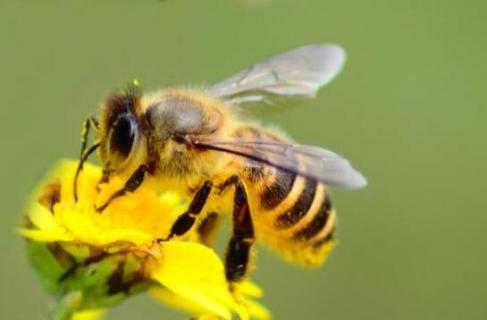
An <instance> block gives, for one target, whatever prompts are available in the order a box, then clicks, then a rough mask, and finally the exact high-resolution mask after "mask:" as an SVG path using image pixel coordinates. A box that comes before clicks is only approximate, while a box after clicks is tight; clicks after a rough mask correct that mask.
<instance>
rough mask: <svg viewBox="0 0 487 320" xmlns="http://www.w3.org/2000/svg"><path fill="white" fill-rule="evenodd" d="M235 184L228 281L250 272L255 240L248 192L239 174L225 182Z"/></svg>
mask: <svg viewBox="0 0 487 320" xmlns="http://www.w3.org/2000/svg"><path fill="white" fill-rule="evenodd" d="M229 185H234V186H235V194H234V199H233V217H232V218H233V234H232V238H231V239H230V241H229V243H228V246H227V253H226V256H225V276H226V278H227V281H228V282H230V283H232V282H238V281H240V280H242V279H243V278H244V277H245V276H246V275H247V272H248V267H249V261H250V253H251V249H252V246H253V244H254V242H255V235H254V226H253V223H252V217H251V215H250V208H249V203H248V198H247V193H246V191H245V187H244V185H243V183H242V182H241V181H240V179H239V178H238V177H237V176H233V177H231V178H229V179H228V180H227V181H225V182H224V184H223V187H224V188H226V187H227V186H229Z"/></svg>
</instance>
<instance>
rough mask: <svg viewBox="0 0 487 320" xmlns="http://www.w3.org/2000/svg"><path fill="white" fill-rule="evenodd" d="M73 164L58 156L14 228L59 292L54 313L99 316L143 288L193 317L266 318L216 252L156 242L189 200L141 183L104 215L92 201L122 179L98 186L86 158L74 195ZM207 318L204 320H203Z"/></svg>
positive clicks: (247, 286) (251, 289)
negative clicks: (22, 220) (23, 218)
mask: <svg viewBox="0 0 487 320" xmlns="http://www.w3.org/2000/svg"><path fill="white" fill-rule="evenodd" d="M75 170H76V163H75V162H72V161H65V162H61V163H60V164H59V165H57V166H56V167H55V169H54V170H53V172H52V173H51V174H50V175H49V177H48V179H47V180H46V182H44V183H41V185H40V187H39V188H38V190H37V191H36V192H35V193H34V196H33V199H32V200H31V201H30V202H29V205H28V207H27V215H26V223H25V225H24V226H23V227H22V228H20V229H19V232H20V233H21V234H22V235H23V236H24V237H25V238H26V239H27V240H28V241H27V249H28V255H29V258H30V260H31V263H32V265H33V267H34V269H35V270H36V271H37V273H38V275H39V278H40V280H41V282H42V284H43V285H44V287H45V288H46V289H47V290H48V291H50V292H51V293H53V294H55V295H56V296H58V297H59V299H58V306H57V308H56V309H55V311H54V313H53V316H52V318H53V319H76V320H81V319H100V318H101V317H102V316H103V309H104V308H106V307H109V306H111V305H113V304H115V303H118V302H120V301H122V300H124V299H125V298H126V297H128V296H130V295H132V294H135V293H138V292H141V291H144V290H148V291H149V292H150V293H151V294H152V295H153V296H154V297H156V298H157V299H158V300H160V301H163V302H165V303H166V304H168V305H171V306H173V307H175V308H178V309H181V310H184V311H186V312H188V313H190V314H192V315H197V316H202V317H209V318H215V319H231V317H232V314H234V313H236V314H238V315H239V317H240V318H242V319H247V318H249V317H253V318H258V319H266V318H269V314H268V312H267V310H266V309H265V308H264V307H262V306H260V305H259V304H258V303H257V302H255V301H253V300H252V299H249V297H250V298H255V297H259V296H260V295H261V292H260V289H258V288H257V287H256V286H255V285H254V284H252V283H250V282H243V283H241V284H239V285H237V286H236V287H235V288H234V290H232V292H231V291H230V290H229V286H228V283H227V282H226V279H225V275H224V267H223V264H222V262H221V260H220V258H219V257H218V256H217V254H216V253H215V252H214V251H213V250H212V249H210V248H208V247H206V246H204V245H202V244H200V243H197V242H195V241H194V239H196V237H195V236H194V234H192V233H191V232H189V233H188V235H187V236H185V237H183V238H180V239H177V240H171V241H166V242H162V243H158V242H157V241H155V240H156V239H160V238H165V237H166V236H167V235H168V234H169V230H170V227H171V225H172V223H173V222H174V221H175V220H176V218H177V217H178V215H179V214H181V212H184V210H185V208H186V206H187V201H186V199H184V198H182V197H180V196H179V195H177V194H174V193H160V192H156V191H155V189H154V188H151V186H150V185H149V184H148V185H145V184H142V186H141V187H140V188H139V189H138V190H137V191H136V192H134V193H129V194H127V195H125V196H123V197H121V198H119V199H117V201H114V202H113V203H112V204H110V206H108V207H107V208H106V209H105V211H103V213H99V212H97V211H96V210H95V205H97V204H99V203H100V202H103V200H104V199H107V198H108V197H109V196H110V195H111V194H112V193H113V192H115V191H116V190H118V189H119V188H120V186H121V185H123V182H124V181H123V180H122V179H121V178H117V177H114V178H112V179H111V180H110V182H109V183H104V184H99V183H98V182H99V179H100V177H101V175H102V173H101V168H99V167H97V166H94V165H90V164H86V165H85V167H84V170H83V172H82V174H81V176H80V179H79V181H78V183H79V184H78V194H79V198H78V201H75V200H74V197H73V178H74V173H75ZM209 318H208V319H209Z"/></svg>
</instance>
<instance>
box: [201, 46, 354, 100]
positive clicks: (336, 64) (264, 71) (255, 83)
mask: <svg viewBox="0 0 487 320" xmlns="http://www.w3.org/2000/svg"><path fill="white" fill-rule="evenodd" d="M344 62H345V51H344V50H343V49H342V48H341V47H339V46H337V45H332V44H324V45H308V46H304V47H299V48H296V49H293V50H290V51H287V52H285V53H281V54H278V55H275V56H272V57H270V58H268V59H266V60H263V61H261V62H258V63H256V64H254V65H252V66H250V67H249V68H247V69H245V70H242V71H240V72H238V73H237V74H235V75H233V76H231V77H230V78H228V79H226V80H223V81H221V82H219V83H217V84H215V85H213V86H211V87H210V88H208V90H209V92H210V93H211V94H213V95H216V96H219V97H222V98H224V99H226V100H228V101H229V102H231V103H234V104H251V103H267V104H274V102H275V100H280V98H283V97H284V98H300V97H304V98H306V97H314V96H315V95H316V93H317V92H318V90H319V88H320V87H322V86H324V85H325V84H327V83H328V82H330V81H331V80H332V79H333V78H334V77H335V76H336V75H337V74H338V72H339V71H340V69H341V68H342V66H343V64H344Z"/></svg>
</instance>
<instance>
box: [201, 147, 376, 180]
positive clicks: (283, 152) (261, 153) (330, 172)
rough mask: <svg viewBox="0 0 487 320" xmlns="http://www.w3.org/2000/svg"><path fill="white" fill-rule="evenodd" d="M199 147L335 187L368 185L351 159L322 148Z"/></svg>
mask: <svg viewBox="0 0 487 320" xmlns="http://www.w3.org/2000/svg"><path fill="white" fill-rule="evenodd" d="M195 144H196V145H199V146H201V147H204V148H208V149H213V150H217V151H221V152H227V153H232V154H235V155H238V156H242V157H245V158H248V159H251V160H253V161H257V162H261V163H265V164H267V165H270V166H272V167H275V168H277V169H280V170H284V171H288V172H295V173H297V174H299V175H301V176H304V177H306V178H309V179H313V180H318V181H322V182H324V183H326V184H327V185H331V186H338V187H342V188H348V189H358V188H363V187H365V186H366V185H367V180H366V178H365V177H364V176H363V175H362V174H361V173H360V172H359V171H357V170H356V169H355V168H354V167H353V166H352V165H351V163H350V162H349V161H348V160H347V159H345V158H343V157H342V156H340V155H338V154H337V153H335V152H333V151H330V150H327V149H324V148H321V147H316V146H307V145H299V144H287V143H281V142H274V141H267V140H255V141H201V142H197V143H195Z"/></svg>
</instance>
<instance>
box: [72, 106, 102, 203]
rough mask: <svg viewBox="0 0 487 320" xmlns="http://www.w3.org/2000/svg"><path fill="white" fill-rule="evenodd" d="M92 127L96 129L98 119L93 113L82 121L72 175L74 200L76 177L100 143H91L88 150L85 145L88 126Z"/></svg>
mask: <svg viewBox="0 0 487 320" xmlns="http://www.w3.org/2000/svg"><path fill="white" fill-rule="evenodd" d="M92 126H93V127H94V128H95V129H96V130H98V127H99V126H98V120H97V119H96V118H95V116H93V115H89V116H88V117H87V118H86V119H85V121H84V122H83V129H82V130H81V152H80V160H79V164H78V168H77V169H76V174H75V176H74V182H73V183H74V184H73V193H74V201H78V177H79V175H80V173H81V170H83V164H84V163H85V161H86V160H87V159H88V157H89V156H90V155H91V154H92V153H93V152H94V151H95V150H96V149H97V148H98V147H99V146H100V143H95V144H93V145H92V146H91V147H90V148H89V149H88V150H86V147H87V145H88V135H89V133H90V128H91V127H92Z"/></svg>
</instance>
